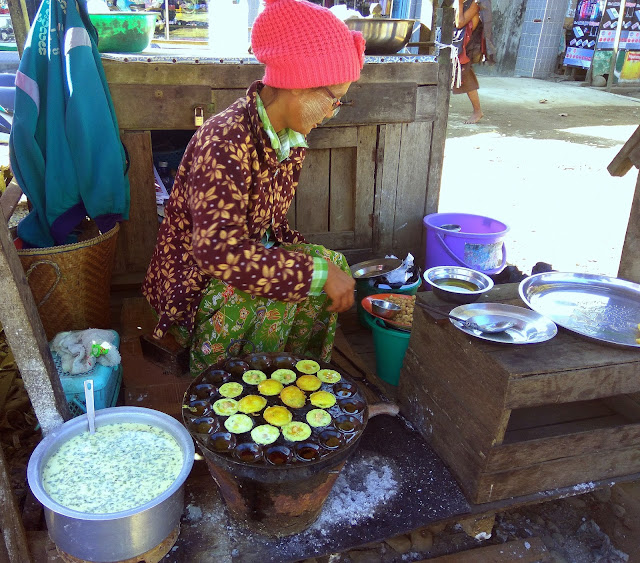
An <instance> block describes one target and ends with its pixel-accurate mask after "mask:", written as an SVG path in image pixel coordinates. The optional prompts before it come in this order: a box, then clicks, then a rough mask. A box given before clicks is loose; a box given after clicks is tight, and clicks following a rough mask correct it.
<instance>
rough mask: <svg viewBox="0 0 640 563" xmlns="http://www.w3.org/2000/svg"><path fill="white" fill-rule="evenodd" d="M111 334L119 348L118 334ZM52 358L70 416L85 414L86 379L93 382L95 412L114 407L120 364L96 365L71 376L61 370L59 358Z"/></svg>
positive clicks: (118, 384)
mask: <svg viewBox="0 0 640 563" xmlns="http://www.w3.org/2000/svg"><path fill="white" fill-rule="evenodd" d="M113 332H114V344H115V346H116V347H119V345H120V337H119V335H118V333H116V332H115V331H113ZM52 356H53V363H54V364H55V366H56V369H57V370H58V375H59V376H60V382H61V383H62V390H63V391H64V395H65V398H66V399H67V402H68V404H69V410H70V411H71V415H72V416H74V417H76V416H80V415H81V414H84V413H86V412H87V404H86V402H85V399H84V382H85V381H86V380H87V379H92V380H93V401H94V406H95V408H96V410H98V409H105V408H107V407H115V406H116V402H117V401H118V393H119V392H120V385H121V384H122V364H118V365H117V366H113V367H108V366H103V365H101V364H96V365H95V366H94V367H93V369H92V370H91V371H88V372H86V373H78V374H76V375H71V374H69V373H67V372H66V371H64V370H63V369H62V361H61V360H60V356H59V355H58V354H57V353H56V352H53V354H52Z"/></svg>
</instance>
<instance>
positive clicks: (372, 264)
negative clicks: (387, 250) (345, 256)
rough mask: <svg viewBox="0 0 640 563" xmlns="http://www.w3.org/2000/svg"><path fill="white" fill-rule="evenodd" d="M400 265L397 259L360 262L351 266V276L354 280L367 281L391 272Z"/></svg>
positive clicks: (400, 262)
mask: <svg viewBox="0 0 640 563" xmlns="http://www.w3.org/2000/svg"><path fill="white" fill-rule="evenodd" d="M401 265H402V260H400V259H399V258H378V259H374V260H367V261H366V262H360V263H359V264H355V265H354V266H351V275H352V276H353V277H354V279H356V280H359V279H369V278H377V277H378V276H383V275H384V274H388V273H389V272H393V270H395V269H397V268H399V267H400V266H401Z"/></svg>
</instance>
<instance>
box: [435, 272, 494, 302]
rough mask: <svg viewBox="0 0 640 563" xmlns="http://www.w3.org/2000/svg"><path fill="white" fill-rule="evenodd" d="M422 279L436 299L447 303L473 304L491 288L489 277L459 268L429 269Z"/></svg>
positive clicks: (491, 282) (491, 283)
mask: <svg viewBox="0 0 640 563" xmlns="http://www.w3.org/2000/svg"><path fill="white" fill-rule="evenodd" d="M423 277H424V281H426V282H427V283H428V284H429V286H431V288H432V289H433V293H434V294H435V295H436V297H439V298H440V299H442V300H443V301H448V302H449V303H458V304H466V303H474V302H475V301H477V300H478V299H479V298H480V296H481V295H482V294H483V293H486V292H487V291H489V290H490V289H491V288H493V280H492V279H491V278H490V277H489V276H487V275H486V274H483V273H482V272H477V271H476V270H472V269H471V268H463V267H461V266H435V267H433V268H429V269H428V270H427V271H426V272H425V273H424V274H423Z"/></svg>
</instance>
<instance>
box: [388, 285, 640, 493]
mask: <svg viewBox="0 0 640 563" xmlns="http://www.w3.org/2000/svg"><path fill="white" fill-rule="evenodd" d="M517 288H518V286H517V284H507V285H502V286H496V287H494V289H493V290H491V291H490V292H489V293H488V294H487V295H486V296H484V297H483V298H482V301H485V302H497V303H508V304H512V305H519V306H524V303H523V302H522V301H521V300H520V298H519V297H518V292H517ZM418 299H419V300H422V301H423V302H425V303H427V304H430V305H432V306H437V307H439V308H440V309H442V310H443V311H446V312H448V311H449V310H450V309H451V304H447V303H444V302H442V301H440V300H438V299H437V298H436V297H434V296H433V295H432V294H431V293H430V292H425V293H422V294H418ZM436 316H437V315H436ZM639 374H640V354H638V352H637V350H629V349H620V348H614V347H611V346H607V345H604V344H600V343H598V342H595V341H591V340H587V339H585V338H582V337H579V336H577V335H575V334H574V333H571V332H569V331H566V330H564V329H559V332H558V335H557V336H556V337H555V338H553V339H551V340H549V341H547V342H544V343H539V344H523V345H508V344H496V343H492V342H488V341H484V340H481V339H477V338H474V337H472V336H469V335H467V334H466V333H464V332H462V331H460V330H458V329H456V328H455V327H454V326H453V325H452V324H451V323H450V322H449V321H448V320H446V322H442V321H436V320H434V316H431V315H430V314H429V313H427V312H426V311H425V310H424V309H418V308H416V313H415V317H414V324H413V330H412V333H411V339H410V342H409V348H408V351H407V354H406V357H405V361H404V366H403V369H402V372H401V376H400V385H399V402H400V405H401V412H402V413H403V414H404V415H405V416H406V417H407V418H408V419H409V420H410V421H411V422H412V423H413V424H414V426H415V427H416V428H417V429H418V430H419V431H420V433H421V434H422V435H423V437H425V439H426V440H427V441H428V442H429V443H430V445H431V446H432V447H433V448H434V450H435V451H436V452H437V453H438V455H439V456H440V457H441V458H442V459H443V460H444V461H445V462H446V463H447V465H449V467H450V469H451V470H452V472H453V474H454V475H455V476H456V478H457V480H458V482H459V483H460V485H461V487H462V489H463V490H464V492H465V494H466V495H467V498H468V499H469V500H470V501H471V502H472V503H476V504H480V503H490V502H493V501H498V500H501V499H507V498H510V497H524V496H526V495H532V494H539V496H545V495H546V496H556V495H557V491H558V489H559V488H563V487H574V488H575V490H576V492H577V493H579V492H580V491H583V492H586V491H587V490H590V489H591V488H593V487H594V486H595V485H594V483H597V482H599V481H603V480H613V481H615V480H622V479H625V478H630V476H634V475H635V477H637V475H636V474H638V473H639V472H640V375H639Z"/></svg>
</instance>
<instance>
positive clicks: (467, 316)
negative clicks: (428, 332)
mask: <svg viewBox="0 0 640 563" xmlns="http://www.w3.org/2000/svg"><path fill="white" fill-rule="evenodd" d="M451 315H453V316H455V317H458V318H460V319H463V320H469V321H472V322H473V318H474V317H476V316H479V315H483V316H484V315H498V316H500V317H508V318H509V319H511V320H513V321H514V323H515V324H514V326H513V327H511V328H509V329H507V330H505V331H504V332H498V333H493V334H490V333H486V332H481V331H479V330H474V329H470V328H469V327H467V326H465V324H464V323H461V322H459V321H456V320H453V319H450V321H451V324H453V326H455V327H456V328H457V329H459V330H461V331H462V332H466V333H467V334H470V335H471V336H475V337H476V338H481V339H482V340H489V341H491V342H500V343H503V344H537V343H539V342H545V341H547V340H550V339H551V338H553V337H554V336H555V335H556V334H558V327H557V326H556V325H555V323H554V322H553V321H551V320H550V319H548V318H546V317H544V316H542V315H541V314H540V313H537V312H535V311H531V310H530V309H525V308H524V307H517V306H515V305H506V304H504V303H471V304H467V305H460V306H459V307H456V308H455V309H453V310H452V311H451Z"/></svg>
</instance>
